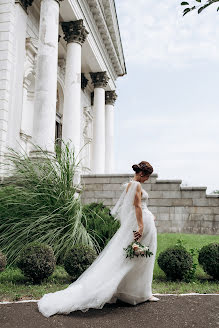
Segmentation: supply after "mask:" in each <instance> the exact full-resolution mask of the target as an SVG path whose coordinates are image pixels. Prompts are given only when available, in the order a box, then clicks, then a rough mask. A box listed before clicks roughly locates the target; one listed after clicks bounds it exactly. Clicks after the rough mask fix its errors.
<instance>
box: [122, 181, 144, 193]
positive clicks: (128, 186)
mask: <svg viewBox="0 0 219 328" xmlns="http://www.w3.org/2000/svg"><path fill="white" fill-rule="evenodd" d="M132 183H136V184H137V190H138V191H140V190H141V184H140V182H139V181H136V180H133V181H130V182H129V183H128V185H127V187H126V192H128V190H129V188H130V186H131V184H132Z"/></svg>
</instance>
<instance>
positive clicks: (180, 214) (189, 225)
mask: <svg viewBox="0 0 219 328" xmlns="http://www.w3.org/2000/svg"><path fill="white" fill-rule="evenodd" d="M132 177H133V175H132V174H113V175H109V174H105V175H104V174H98V175H83V176H82V184H83V185H84V191H83V192H82V201H83V203H91V202H103V203H104V204H105V205H107V206H109V207H110V208H111V207H112V206H113V205H114V204H115V203H116V201H117V200H118V198H119V196H120V195H121V192H122V184H123V183H125V182H128V181H129V180H130V178H132ZM181 183H182V180H161V179H158V175H157V174H152V175H151V177H150V179H149V180H148V181H146V182H145V183H144V184H142V187H143V188H144V189H145V190H146V191H147V192H148V195H149V199H148V204H147V205H148V208H149V210H150V211H151V212H152V213H153V214H154V215H155V216H156V221H155V222H156V226H157V230H158V232H184V233H200V234H214V235H215V234H218V233H219V194H213V195H207V194H206V189H207V187H183V186H181Z"/></svg>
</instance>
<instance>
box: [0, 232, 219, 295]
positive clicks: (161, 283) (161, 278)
mask: <svg viewBox="0 0 219 328" xmlns="http://www.w3.org/2000/svg"><path fill="white" fill-rule="evenodd" d="M179 238H181V239H183V240H184V241H185V246H186V248H187V249H188V250H189V249H190V248H201V247H202V246H204V245H206V244H209V243H211V242H219V237H218V236H209V235H193V234H159V235H158V248H157V256H158V255H159V253H160V252H161V251H163V250H164V249H166V248H167V247H169V246H172V245H174V244H175V243H176V241H177V239H179ZM70 283H71V280H70V278H69V276H68V274H67V273H66V272H65V270H64V268H63V267H61V266H57V267H56V270H55V272H54V273H53V275H52V276H51V277H50V278H49V279H48V280H47V282H44V283H42V284H41V285H31V284H29V282H28V280H27V279H26V278H25V277H24V276H23V275H22V273H21V271H20V270H19V269H17V268H16V269H15V268H14V269H12V268H11V269H9V268H7V269H6V270H5V271H3V272H2V273H0V301H6V300H8V301H12V300H21V299H39V298H40V297H41V296H42V295H43V294H45V293H49V292H54V291H56V290H60V289H64V288H66V287H67V286H68V285H69V284H70ZM191 292H195V293H218V292H219V285H218V283H217V282H214V281H213V280H212V279H211V278H210V277H209V276H208V275H207V274H205V272H204V271H203V270H202V268H201V267H200V266H198V267H197V270H196V279H195V280H194V281H193V282H190V283H185V282H169V281H167V280H166V279H165V274H164V273H163V272H162V270H161V269H160V268H159V267H158V264H157V262H156V263H155V268H154V280H153V293H171V294H172V293H191Z"/></svg>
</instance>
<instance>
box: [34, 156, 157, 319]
mask: <svg viewBox="0 0 219 328" xmlns="http://www.w3.org/2000/svg"><path fill="white" fill-rule="evenodd" d="M132 168H133V170H134V171H135V175H134V177H133V179H131V181H130V182H129V183H126V184H125V185H124V190H123V192H122V193H121V196H120V198H119V200H118V201H117V203H116V205H115V206H114V208H113V209H112V210H111V214H112V215H113V216H114V217H115V219H117V220H119V221H120V223H121V226H120V228H119V229H118V230H117V232H116V233H115V234H114V236H113V237H112V238H111V239H110V241H109V242H108V244H107V245H106V247H105V248H104V249H103V250H102V252H101V253H100V254H99V255H98V256H97V258H96V259H95V260H94V262H93V263H92V264H91V265H90V266H89V267H88V268H87V270H85V271H84V272H83V273H82V274H81V276H80V277H79V278H78V279H77V280H76V281H74V282H73V283H71V284H70V285H69V286H68V287H67V288H65V289H63V290H60V291H57V292H54V293H48V294H45V295H43V297H42V298H41V299H40V300H39V301H38V309H39V311H40V312H41V313H42V314H43V315H44V316H45V317H50V316H51V315H54V314H56V313H65V314H68V313H70V312H72V311H76V310H81V311H82V312H86V311H87V310H89V308H95V309H102V308H103V306H104V304H106V303H115V302H116V300H117V299H119V300H121V301H124V302H126V303H129V304H132V305H136V304H138V303H141V302H145V301H158V300H159V299H158V298H157V297H154V296H153V295H152V279H153V269H154V261H155V255H156V250H157V230H156V227H155V223H154V220H155V217H154V215H153V214H152V213H151V212H150V211H149V210H148V208H147V199H148V194H147V192H146V191H145V190H144V189H142V188H141V183H144V182H145V181H146V180H148V179H149V176H150V175H151V173H152V172H153V167H152V166H151V165H150V163H148V162H145V161H142V162H140V163H139V164H135V165H133V166H132ZM133 239H134V240H135V241H140V242H141V243H142V244H144V245H146V246H149V249H150V251H152V253H153V255H152V256H150V257H147V258H146V257H141V256H139V257H134V258H132V259H130V258H126V254H125V251H124V250H123V248H126V247H127V246H128V245H129V244H131V242H133Z"/></svg>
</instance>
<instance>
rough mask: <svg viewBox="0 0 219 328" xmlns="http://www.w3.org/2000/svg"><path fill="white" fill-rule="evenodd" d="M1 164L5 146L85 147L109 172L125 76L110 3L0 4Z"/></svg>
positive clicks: (95, 165)
mask: <svg viewBox="0 0 219 328" xmlns="http://www.w3.org/2000/svg"><path fill="white" fill-rule="evenodd" d="M0 65H1V67H0V160H1V162H2V161H4V157H5V154H6V152H7V147H12V148H14V149H17V150H18V149H24V150H25V151H26V152H28V154H29V155H30V156H31V155H34V151H35V150H34V147H33V143H34V144H37V145H39V146H40V147H42V148H43V149H45V150H47V151H49V152H53V151H54V142H55V140H56V139H57V138H62V139H63V140H64V141H66V142H67V141H71V144H72V145H73V146H74V149H75V151H76V153H77V152H78V151H79V150H80V149H82V151H81V158H82V163H83V166H85V167H87V168H89V169H90V170H91V171H90V172H91V173H94V174H96V173H98V174H99V173H100V174H101V173H102V174H103V173H112V172H113V170H114V168H113V163H114V158H113V144H114V140H113V125H114V123H113V121H114V104H115V100H116V97H117V95H116V85H115V81H116V79H117V78H118V77H120V76H123V75H124V74H126V67H125V61H124V55H123V50H122V44H121V38H120V33H119V26H118V19H117V15H116V8H115V3H114V0H59V1H58V0H1V1H0Z"/></svg>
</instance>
